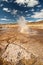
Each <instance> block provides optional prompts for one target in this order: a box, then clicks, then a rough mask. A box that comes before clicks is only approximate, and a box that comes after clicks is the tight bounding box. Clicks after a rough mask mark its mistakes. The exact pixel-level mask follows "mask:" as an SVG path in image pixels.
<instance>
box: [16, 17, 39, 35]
mask: <svg viewBox="0 0 43 65" xmlns="http://www.w3.org/2000/svg"><path fill="white" fill-rule="evenodd" d="M17 22H18V25H19V32H20V33H25V34H29V35H36V34H37V33H38V32H37V31H35V30H32V29H31V28H30V27H29V26H28V25H27V22H26V20H25V18H24V17H23V16H21V17H20V18H19V20H18V21H17Z"/></svg>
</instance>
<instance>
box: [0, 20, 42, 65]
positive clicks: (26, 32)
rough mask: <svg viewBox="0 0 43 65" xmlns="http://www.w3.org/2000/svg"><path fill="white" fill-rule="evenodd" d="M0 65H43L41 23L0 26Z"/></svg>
mask: <svg viewBox="0 0 43 65" xmlns="http://www.w3.org/2000/svg"><path fill="white" fill-rule="evenodd" d="M18 22H19V21H18ZM0 65H43V21H42V22H36V23H24V21H23V23H18V24H17V23H16V24H0Z"/></svg>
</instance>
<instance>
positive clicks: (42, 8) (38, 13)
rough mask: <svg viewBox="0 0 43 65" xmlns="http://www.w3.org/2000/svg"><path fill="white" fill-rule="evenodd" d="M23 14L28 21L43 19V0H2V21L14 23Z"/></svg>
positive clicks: (0, 8) (0, 1)
mask: <svg viewBox="0 0 43 65" xmlns="http://www.w3.org/2000/svg"><path fill="white" fill-rule="evenodd" d="M21 16H22V17H24V18H25V20H26V21H28V22H33V21H34V22H36V21H40V20H43V0H0V23H14V22H17V20H18V19H19V18H20V17H21Z"/></svg>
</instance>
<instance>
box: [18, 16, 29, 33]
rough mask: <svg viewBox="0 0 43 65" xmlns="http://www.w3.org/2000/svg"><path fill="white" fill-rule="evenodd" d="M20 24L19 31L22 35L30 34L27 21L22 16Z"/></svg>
mask: <svg viewBox="0 0 43 65" xmlns="http://www.w3.org/2000/svg"><path fill="white" fill-rule="evenodd" d="M18 24H19V31H20V32H21V33H28V30H29V28H28V26H27V25H26V20H25V18H24V17H23V16H21V17H20V18H19V20H18Z"/></svg>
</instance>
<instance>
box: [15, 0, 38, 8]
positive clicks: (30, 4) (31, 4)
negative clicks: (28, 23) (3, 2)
mask: <svg viewBox="0 0 43 65" xmlns="http://www.w3.org/2000/svg"><path fill="white" fill-rule="evenodd" d="M15 2H16V3H18V4H20V5H21V4H24V5H25V3H26V4H27V7H34V6H35V5H37V4H38V1H37V0H16V1H15Z"/></svg>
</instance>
